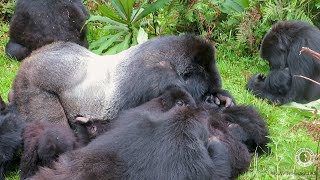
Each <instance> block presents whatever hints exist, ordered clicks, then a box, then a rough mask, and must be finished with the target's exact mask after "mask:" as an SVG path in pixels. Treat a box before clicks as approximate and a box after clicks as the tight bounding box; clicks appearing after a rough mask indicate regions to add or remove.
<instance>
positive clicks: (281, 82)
mask: <svg viewBox="0 0 320 180" xmlns="http://www.w3.org/2000/svg"><path fill="white" fill-rule="evenodd" d="M302 47H309V48H311V49H313V50H315V51H317V52H320V30H319V29H318V28H317V27H315V26H313V25H311V24H309V23H306V22H301V21H283V22H278V23H276V24H275V25H274V26H273V27H272V29H271V30H270V31H269V32H268V33H267V34H266V35H265V37H264V39H263V41H262V44H261V50H260V54H261V57H262V58H263V59H266V60H267V61H269V65H270V72H269V74H268V75H267V76H264V75H262V74H257V75H254V76H253V77H252V78H251V79H250V80H249V82H248V84H247V88H248V89H249V90H251V91H252V92H253V94H255V95H256V96H258V97H260V98H266V99H268V101H269V102H271V103H276V104H285V103H288V102H291V101H295V102H298V103H307V102H310V101H313V100H317V99H319V98H320V86H319V85H317V84H315V83H313V82H311V81H308V80H306V79H303V78H300V77H296V75H302V76H305V77H308V78H311V79H313V80H315V81H318V82H319V81H320V74H319V72H320V61H318V60H317V59H315V58H314V57H312V56H309V55H308V54H301V55H299V52H300V50H301V48H302Z"/></svg>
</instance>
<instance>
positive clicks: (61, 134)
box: [20, 122, 84, 179]
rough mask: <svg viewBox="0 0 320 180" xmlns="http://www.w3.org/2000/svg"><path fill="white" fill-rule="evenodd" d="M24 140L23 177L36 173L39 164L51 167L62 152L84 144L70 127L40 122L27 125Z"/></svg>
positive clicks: (21, 164) (21, 171)
mask: <svg viewBox="0 0 320 180" xmlns="http://www.w3.org/2000/svg"><path fill="white" fill-rule="evenodd" d="M23 141H24V147H23V154H22V157H21V163H20V175H21V177H20V178H21V179H25V178H27V177H30V176H32V175H34V174H35V172H36V171H38V166H43V167H51V166H52V164H53V162H54V161H55V160H57V158H58V157H59V155H60V154H62V153H64V152H67V151H71V150H74V149H77V148H79V147H81V146H83V145H84V143H83V141H82V139H79V138H78V137H77V136H75V134H74V132H73V131H72V130H71V129H70V128H69V127H61V126H59V125H55V124H51V123H39V122H35V123H31V124H28V125H27V126H26V128H25V129H24V131H23Z"/></svg>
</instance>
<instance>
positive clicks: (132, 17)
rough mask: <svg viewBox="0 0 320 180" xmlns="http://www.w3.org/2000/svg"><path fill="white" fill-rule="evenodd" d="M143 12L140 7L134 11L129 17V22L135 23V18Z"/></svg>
mask: <svg viewBox="0 0 320 180" xmlns="http://www.w3.org/2000/svg"><path fill="white" fill-rule="evenodd" d="M143 10H144V9H143V8H142V7H140V8H139V9H134V10H133V13H132V16H131V22H133V21H135V20H136V18H137V17H138V16H139V14H141V13H142V12H143Z"/></svg>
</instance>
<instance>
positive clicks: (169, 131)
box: [30, 87, 266, 180]
mask: <svg viewBox="0 0 320 180" xmlns="http://www.w3.org/2000/svg"><path fill="white" fill-rule="evenodd" d="M234 108H236V107H234ZM215 109H216V110H218V109H217V108H215ZM211 110H213V111H211ZM211 110H209V109H205V108H201V107H197V105H196V102H195V101H194V99H193V98H192V97H191V95H190V94H189V93H187V92H186V91H184V90H182V89H181V88H175V87H173V88H170V89H169V90H168V91H165V93H164V94H163V95H161V96H160V97H158V98H155V99H152V100H151V101H149V102H146V103H145V104H142V105H141V106H138V107H136V108H132V109H129V110H125V111H123V112H122V113H120V115H119V116H118V118H116V119H115V121H113V122H112V123H111V130H109V131H108V132H106V133H104V134H103V135H100V136H98V137H97V138H96V139H94V140H93V141H92V142H91V143H89V144H88V145H87V146H86V147H83V148H81V149H78V150H75V151H71V152H68V153H66V154H64V155H62V156H60V157H59V160H58V162H57V163H55V166H54V168H52V169H49V168H41V169H40V171H39V172H38V173H37V174H36V175H35V176H34V177H31V178H30V179H50V180H64V179H65V180H72V179H77V180H87V179H88V180H89V179H97V180H98V179H159V180H160V179H175V180H179V179H234V178H236V177H237V176H239V175H240V174H241V173H243V172H245V171H246V170H247V169H248V167H249V164H250V155H249V151H248V149H247V148H246V146H245V145H244V144H243V143H242V142H240V141H239V140H238V139H236V138H234V137H233V135H232V132H231V131H230V130H229V127H228V125H227V121H224V120H223V119H221V118H219V111H216V113H217V114H214V108H212V109H211ZM255 113H256V112H255ZM248 117H249V118H250V116H248ZM257 121H261V122H262V123H263V120H262V119H257ZM233 123H238V122H233ZM247 123H248V127H249V126H251V128H256V127H255V126H256V125H257V124H256V122H254V120H253V119H251V120H250V121H248V122H247ZM241 125H242V124H240V126H241ZM259 128H260V127H259ZM259 128H258V129H259ZM243 130H244V131H243V132H247V131H251V130H252V129H250V128H249V129H248V128H246V127H243ZM264 131H265V132H266V127H265V126H264ZM247 135H249V136H251V134H247ZM249 136H248V137H249ZM255 136H259V137H257V138H264V139H266V137H262V133H260V134H259V133H258V134H255ZM264 145H265V144H264Z"/></svg>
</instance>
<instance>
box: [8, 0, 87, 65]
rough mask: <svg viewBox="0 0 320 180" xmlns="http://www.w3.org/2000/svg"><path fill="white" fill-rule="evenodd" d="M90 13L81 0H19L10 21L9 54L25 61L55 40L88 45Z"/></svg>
mask: <svg viewBox="0 0 320 180" xmlns="http://www.w3.org/2000/svg"><path fill="white" fill-rule="evenodd" d="M87 18H88V13H87V11H86V9H85V7H84V5H83V4H82V2H81V0H18V1H17V3H16V7H15V12H14V15H13V17H12V19H11V22H10V32H9V36H10V40H9V42H8V44H7V45H6V53H7V54H8V55H9V56H12V57H15V58H16V59H18V60H22V59H24V58H25V57H27V56H28V55H29V54H30V53H31V51H33V50H35V49H38V48H39V47H42V46H43V45H46V44H50V43H52V42H54V41H72V42H75V43H77V44H79V45H81V46H84V47H87V46H88V44H87V41H86V27H84V28H83V29H82V26H83V25H84V22H85V21H86V19H87Z"/></svg>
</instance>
